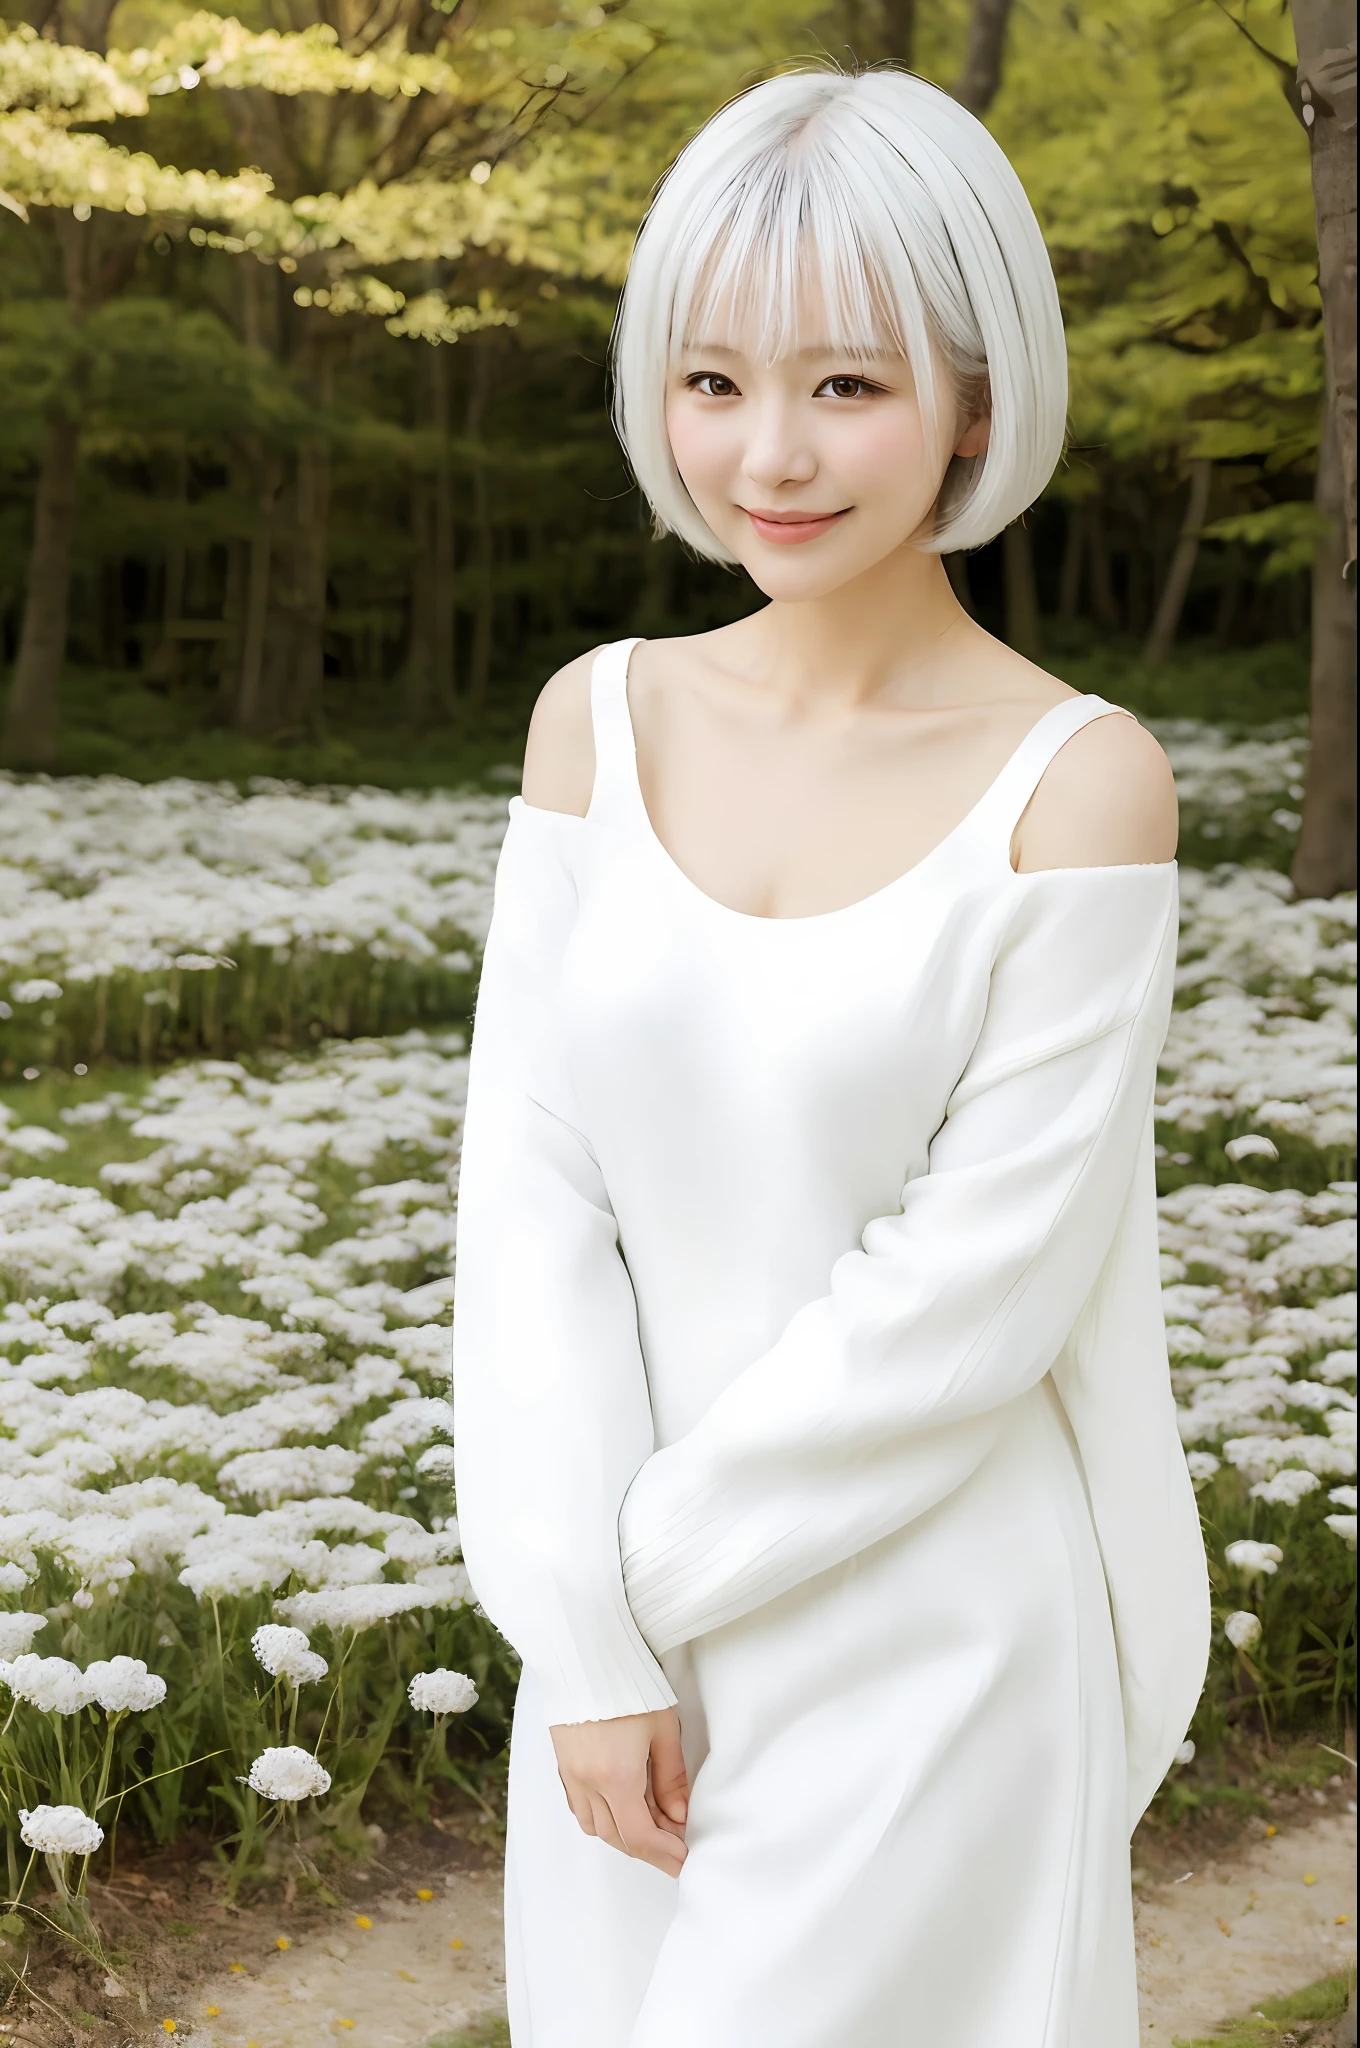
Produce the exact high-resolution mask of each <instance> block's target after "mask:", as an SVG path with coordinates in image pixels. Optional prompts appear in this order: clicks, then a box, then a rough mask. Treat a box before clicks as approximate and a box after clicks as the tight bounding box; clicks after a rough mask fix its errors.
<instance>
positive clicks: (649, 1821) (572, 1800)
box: [562, 1778, 686, 1877]
mask: <svg viewBox="0 0 1360 2048" xmlns="http://www.w3.org/2000/svg"><path fill="white" fill-rule="evenodd" d="M562 1784H563V1788H564V1790H565V1791H566V1795H567V1804H568V1806H569V1807H570V1808H571V1811H572V1814H573V1816H574V1818H575V1820H576V1823H577V1826H578V1827H579V1828H580V1829H581V1832H582V1833H583V1834H587V1835H594V1836H596V1837H597V1839H598V1840H600V1841H601V1842H607V1843H608V1845H609V1847H610V1848H611V1849H617V1850H618V1851H619V1852H620V1854H621V1855H624V1856H636V1857H637V1859H638V1861H639V1862H641V1863H650V1864H651V1866H652V1868H653V1869H654V1870H662V1871H664V1872H665V1873H666V1875H667V1876H668V1877H676V1876H678V1875H679V1871H680V1866H681V1864H682V1863H683V1862H684V1860H685V1855H686V1850H685V1844H684V1842H683V1841H682V1840H680V1838H679V1834H678V1828H677V1824H676V1823H673V1822H670V1821H667V1820H666V1819H665V1817H664V1816H662V1817H660V1818H659V1819H658V1817H657V1816H655V1815H653V1813H652V1812H651V1811H650V1810H649V1808H648V1804H647V1800H646V1797H645V1794H644V1790H643V1787H642V1785H641V1784H637V1785H626V1784H623V1783H621V1782H618V1781H615V1782H614V1783H612V1784H610V1785H609V1786H607V1787H601V1786H586V1785H580V1784H574V1783H572V1782H571V1781H569V1780H568V1779H566V1778H563V1780H562Z"/></svg>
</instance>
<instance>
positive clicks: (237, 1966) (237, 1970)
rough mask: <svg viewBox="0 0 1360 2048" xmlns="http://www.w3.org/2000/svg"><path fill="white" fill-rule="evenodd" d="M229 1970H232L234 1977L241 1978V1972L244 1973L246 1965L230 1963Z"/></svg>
mask: <svg viewBox="0 0 1360 2048" xmlns="http://www.w3.org/2000/svg"><path fill="white" fill-rule="evenodd" d="M227 1968H228V1969H229V1970H230V1971H231V1972H232V1975H233V1976H236V1977H239V1976H240V1974H241V1972H242V1970H244V1968H245V1964H244V1963H228V1964H227Z"/></svg>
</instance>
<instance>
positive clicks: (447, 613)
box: [430, 347, 458, 712]
mask: <svg viewBox="0 0 1360 2048" xmlns="http://www.w3.org/2000/svg"><path fill="white" fill-rule="evenodd" d="M430 393H431V398H432V400H433V404H432V407H431V410H432V413H433V418H434V430H435V432H436V433H437V434H438V436H439V452H438V454H437V455H436V457H435V470H434V492H433V502H432V505H431V514H432V517H431V536H430V537H431V543H432V546H431V553H432V561H431V572H432V587H431V592H430V596H431V614H432V616H431V620H430V625H431V635H430V641H431V645H430V655H431V670H432V673H431V683H432V685H433V688H432V692H431V694H432V697H433V700H434V707H435V709H436V711H442V712H448V711H450V710H452V708H453V702H454V699H455V697H456V696H457V694H458V676H457V669H456V666H455V663H456V647H457V643H456V640H455V637H454V622H455V619H456V616H457V613H456V599H457V590H456V588H455V583H454V573H455V563H454V532H453V466H452V464H451V462H450V460H449V351H448V349H447V348H444V347H440V348H432V349H431V350H430Z"/></svg>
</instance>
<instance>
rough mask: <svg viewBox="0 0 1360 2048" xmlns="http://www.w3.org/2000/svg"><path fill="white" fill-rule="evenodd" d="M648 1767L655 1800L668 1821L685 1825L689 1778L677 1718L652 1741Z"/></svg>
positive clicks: (657, 1733)
mask: <svg viewBox="0 0 1360 2048" xmlns="http://www.w3.org/2000/svg"><path fill="white" fill-rule="evenodd" d="M649 1764H650V1769H649V1782H650V1786H651V1792H652V1797H653V1798H654V1800H655V1801H656V1803H657V1805H658V1806H659V1807H660V1808H661V1811H662V1812H663V1813H664V1814H665V1815H666V1816H667V1818H668V1819H669V1820H672V1821H677V1822H681V1823H683V1821H684V1818H685V1815H686V1814H687V1813H688V1811H689V1776H688V1773H687V1772H686V1770H685V1755H684V1751H683V1750H682V1749H681V1747H680V1724H679V1722H678V1720H677V1719H676V1718H675V1716H674V1715H672V1716H671V1717H670V1719H669V1722H668V1723H667V1725H665V1726H663V1727H661V1728H659V1729H658V1730H657V1732H656V1735H655V1736H654V1737H653V1739H652V1749H651V1757H650V1759H649Z"/></svg>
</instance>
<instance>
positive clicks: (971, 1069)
mask: <svg viewBox="0 0 1360 2048" xmlns="http://www.w3.org/2000/svg"><path fill="white" fill-rule="evenodd" d="M1175 933H1176V880H1175V869H1174V866H1171V865H1167V866H1161V867H1146V868H1136V867H1134V868H1112V869H1095V870H1086V869H1082V870H1066V869H1061V870H1055V871H1052V872H1046V873H1042V874H1037V875H1024V876H1018V877H1016V878H1015V887H1014V906H1013V912H1012V915H1011V916H1010V918H1009V921H1008V923H1007V924H1006V926H1005V930H1004V934H1003V936H1002V938H1001V941H1000V943H999V946H998V950H997V953H996V956H995V960H994V966H993V972H992V979H991V986H990V991H989V998H988V1005H987V1011H986V1015H985V1018H984V1020H983V1024H982V1027H981V1030H980V1033H979V1036H978V1039H977V1042H976V1044H975V1046H974V1048H973V1051H972V1054H971V1057H970V1059H969V1061H968V1064H967V1066H966V1068H965V1070H964V1072H963V1074H962V1077H961V1079H960V1080H959V1082H958V1084H957V1086H956V1088H955V1089H954V1092H953V1094H952V1096H951V1098H950V1101H949V1103H948V1106H947V1112H946V1115H945V1118H944V1121H943V1123H942V1124H941V1126H940V1129H939V1130H938V1132H937V1133H936V1136H935V1138H934V1140H933V1143H932V1145H931V1148H930V1156H929V1166H928V1171H926V1172H925V1173H924V1174H922V1175H920V1176H919V1177H917V1178H915V1179H913V1180H911V1181H909V1182H908V1184H907V1185H906V1187H905V1188H904V1190H903V1193H902V1197H901V1207H900V1211H899V1212H898V1213H895V1214H893V1215H889V1216H881V1217H878V1218H876V1219H875V1220H874V1221H872V1222H870V1223H869V1225H868V1226H867V1228H866V1229H865V1231H864V1233H863V1237H862V1241H861V1242H862V1249H857V1250H853V1251H847V1252H846V1253H845V1254H844V1255H843V1256H842V1257H841V1258H840V1259H839V1260H838V1261H837V1262H836V1264H835V1266H834V1267H833V1269H832V1271H831V1274H830V1287H829V1291H828V1292H827V1293H826V1294H825V1295H823V1296H821V1297H820V1298H818V1299H815V1300H813V1301H811V1302H809V1303H808V1304H807V1305H806V1306H805V1307H804V1308H802V1309H801V1310H799V1311H798V1313H797V1314H796V1315H794V1317H793V1318H792V1320H791V1321H790V1322H789V1324H788V1325H787V1327H786V1328H785V1330H784V1331H783V1333H782V1334H781V1336H780V1337H779V1339H778V1340H777V1342H776V1343H775V1344H774V1345H773V1346H772V1347H771V1348H770V1349H769V1350H768V1351H766V1352H765V1353H764V1354H763V1356H760V1357H758V1358H756V1359H755V1360H754V1361H753V1362H752V1363H751V1364H749V1365H748V1366H746V1367H745V1368H744V1369H743V1370H742V1371H741V1372H740V1373H739V1374H738V1376H737V1377H736V1379H735V1380H733V1381H732V1382H731V1383H730V1384H729V1385H728V1386H727V1387H726V1388H725V1389H724V1391H723V1392H722V1393H721V1394H720V1395H719V1396H718V1398H717V1399H716V1400H715V1401H714V1402H713V1403H712V1405H711V1407H710V1408H709V1409H708V1410H707V1412H706V1413H705V1414H704V1416H703V1417H702V1418H701V1420H700V1421H699V1422H698V1423H697V1424H696V1425H695V1426H694V1427H693V1428H692V1429H691V1430H690V1431H689V1432H688V1434H687V1435H685V1436H683V1437H681V1438H680V1439H679V1440H678V1441H676V1442H675V1443H673V1444H670V1445H668V1446H667V1447H666V1448H664V1449H663V1450H661V1451H658V1452H656V1453H655V1454H654V1455H653V1456H652V1457H650V1458H649V1459H648V1460H647V1462H646V1463H645V1464H644V1465H643V1466H642V1468H641V1470H640V1471H639V1473H638V1475H637V1477H636V1478H635V1479H634V1480H633V1482H632V1485H631V1487H630V1488H629V1490H628V1493H627V1496H626V1499H625V1501H624V1504H623V1511H622V1515H621V1518H620V1524H619V1532H620V1542H621V1548H622V1555H623V1564H624V1578H625V1584H626V1587H627V1593H628V1599H629V1603H630V1605H631V1607H632V1610H633V1613H634V1615H635V1616H636V1618H637V1621H638V1624H639V1626H640V1627H641V1629H642V1632H643V1634H644V1636H645V1637H646V1639H647V1641H648V1642H649V1643H650V1644H651V1646H652V1648H653V1649H654V1650H656V1651H657V1652H658V1653H660V1652H663V1651H665V1650H667V1649H669V1648H671V1647H672V1646H674V1645H676V1644H679V1643H682V1642H685V1641H687V1640H689V1639H690V1638H691V1637H694V1636H697V1635H700V1634H703V1633H704V1632H706V1631H708V1630H710V1629H714V1628H717V1627H720V1626H721V1625H722V1624H724V1623H726V1622H729V1621H733V1620H735V1619H736V1618H737V1617H738V1616H740V1615H743V1614H746V1613H748V1612H749V1611H750V1610H751V1609H753V1608H755V1607H758V1606H760V1605H761V1604H762V1603H763V1602H765V1601H768V1600H771V1599H773V1598H775V1597H776V1596H777V1595H779V1594H780V1593H783V1592H785V1591H787V1590H788V1589H789V1588H790V1587H793V1586H795V1585H798V1584H801V1583H802V1582H803V1581H805V1580H807V1579H809V1578H811V1577H812V1576H813V1575H814V1574H816V1573H818V1572H820V1571H823V1570H826V1569H827V1568H828V1567H830V1566H832V1565H834V1564H837V1563H839V1562H841V1561H842V1560H843V1559H845V1558H847V1557H850V1556H852V1555H854V1554H855V1553H856V1552H858V1551H860V1550H862V1549H864V1548H866V1547H867V1546H868V1545H870V1544H872V1543H874V1542H876V1541H878V1540H880V1539H881V1538H883V1537H885V1536H887V1535H889V1534H891V1533H892V1532H893V1531H895V1530H897V1529H899V1528H901V1527H903V1526H904V1525H905V1524H906V1523H908V1522H910V1521H911V1520H912V1519H913V1518H914V1517H916V1516H917V1515H919V1514H922V1513H923V1512H925V1511H926V1510H927V1509H928V1508H930V1507H931V1506H933V1505H934V1504H935V1502H936V1501H938V1500H940V1499H941V1498H943V1497H944V1496H945V1495H946V1494H947V1493H949V1492H950V1491H952V1490H953V1489H954V1488H955V1487H957V1486H958V1485H959V1484H960V1483H961V1482H962V1481H963V1480H964V1479H966V1478H967V1477H968V1475H969V1474H970V1473H971V1472H972V1471H974V1470H975V1469H976V1468H977V1466H978V1464H979V1463H980V1461H981V1459H982V1458H983V1457H984V1456H985V1455H986V1452H987V1450H988V1448H989V1447H990V1445H991V1444H992V1443H993V1442H994V1441H995V1438H996V1435H997V1432H998V1431H999V1429H1000V1427H1001V1424H1002V1410H1003V1408H1004V1406H1005V1404H1006V1403H1007V1402H1010V1401H1012V1400H1014V1399H1015V1398H1016V1397H1017V1396H1018V1395H1021V1394H1023V1393H1024V1392H1025V1391H1026V1390H1027V1389H1029V1388H1031V1387H1033V1386H1034V1385H1036V1384H1037V1382H1038V1381H1039V1380H1040V1379H1042V1377H1043V1376H1044V1374H1045V1373H1046V1372H1048V1371H1049V1369H1050V1368H1051V1367H1052V1366H1053V1365H1054V1363H1055V1361H1056V1360H1057V1358H1058V1356H1059V1354H1060V1352H1061V1351H1062V1348H1063V1346H1064V1344H1065V1342H1066V1341H1067V1339H1068V1337H1069V1335H1070V1333H1071V1331H1072V1329H1073V1327H1074V1325H1075V1324H1076V1322H1077V1320H1078V1318H1079V1316H1080V1314H1081V1311H1082V1309H1083V1306H1084V1304H1085V1303H1086V1301H1087V1298H1088V1296H1090V1294H1091V1293H1092V1290H1093V1289H1094V1287H1095V1286H1096V1283H1097V1280H1098V1278H1099V1276H1100V1273H1101V1270H1102V1266H1103V1265H1104V1262H1105V1260H1106V1257H1107V1254H1108V1253H1109V1251H1110V1247H1111V1245H1112V1243H1113V1241H1114V1238H1115V1234H1116V1231H1117V1230H1118V1228H1119V1225H1120V1222H1121V1218H1122V1217H1123V1215H1124V1213H1125V1210H1126V1207H1127V1203H1128V1198H1129V1190H1130V1186H1131V1183H1132V1182H1133V1181H1134V1179H1135V1176H1136V1173H1137V1168H1138V1162H1139V1156H1140V1146H1141V1145H1142V1143H1143V1141H1144V1138H1145V1133H1146V1128H1147V1118H1148V1113H1149V1105H1150V1103H1151V1100H1152V1090H1153V1083H1154V1079H1155V1073H1156V1062H1157V1056H1158V1053H1159V1052H1160V1049H1161V1045H1162V1040H1163V1038H1164V1036H1165V1032H1166V1026H1167V1021H1168V1017H1169V1010H1170V1001H1171V988H1172V974H1173V969H1174V962H1175ZM1150 1369H1155V1366H1153V1367H1150ZM1162 1373H1163V1377H1164V1376H1165V1360H1164V1354H1163V1359H1162Z"/></svg>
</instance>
